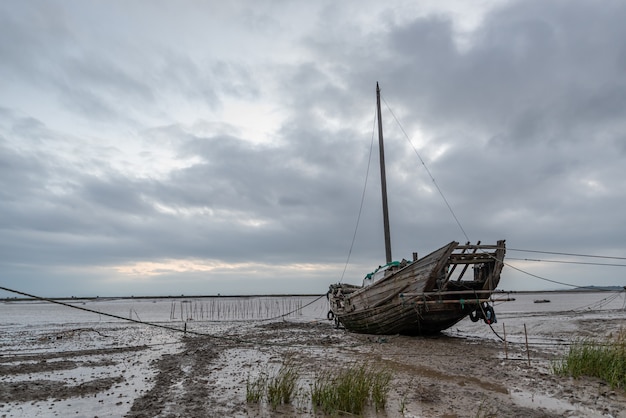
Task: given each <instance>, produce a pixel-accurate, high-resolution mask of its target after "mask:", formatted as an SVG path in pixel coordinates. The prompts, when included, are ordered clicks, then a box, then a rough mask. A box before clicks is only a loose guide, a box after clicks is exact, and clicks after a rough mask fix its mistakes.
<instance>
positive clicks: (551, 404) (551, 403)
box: [511, 389, 606, 418]
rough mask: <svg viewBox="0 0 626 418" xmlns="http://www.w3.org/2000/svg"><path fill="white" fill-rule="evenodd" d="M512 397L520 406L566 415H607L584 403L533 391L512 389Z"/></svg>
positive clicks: (588, 417)
mask: <svg viewBox="0 0 626 418" xmlns="http://www.w3.org/2000/svg"><path fill="white" fill-rule="evenodd" d="M511 398H512V399H513V401H514V402H515V403H516V404H518V405H519V406H523V407H526V408H531V409H543V410H546V411H548V412H550V413H554V414H559V415H562V416H566V417H585V418H595V417H598V418H600V417H606V415H605V414H603V413H602V412H600V411H596V410H594V409H591V408H588V407H585V406H582V405H576V404H572V403H570V402H568V401H566V400H563V399H557V398H553V397H551V396H547V395H543V394H540V393H531V392H527V391H523V390H519V389H514V390H513V391H511Z"/></svg>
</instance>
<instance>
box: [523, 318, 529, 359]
mask: <svg viewBox="0 0 626 418" xmlns="http://www.w3.org/2000/svg"><path fill="white" fill-rule="evenodd" d="M524 336H526V356H527V357H528V365H529V366H530V351H528V332H527V331H526V324H524Z"/></svg>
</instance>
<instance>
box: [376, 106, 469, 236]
mask: <svg viewBox="0 0 626 418" xmlns="http://www.w3.org/2000/svg"><path fill="white" fill-rule="evenodd" d="M381 97H382V94H381ZM382 99H383V102H385V106H387V109H388V110H389V112H390V113H391V116H393V119H394V120H395V121H396V123H397V124H398V126H399V127H400V130H401V131H402V133H403V134H404V137H405V138H406V140H407V141H408V143H409V145H411V148H413V151H414V152H415V155H417V158H419V160H420V161H421V163H422V165H423V166H424V169H425V170H426V173H428V176H429V177H430V179H431V181H432V182H433V184H434V185H435V188H436V189H437V192H439V196H441V198H442V199H443V201H444V203H445V204H446V206H447V207H448V210H449V211H450V213H451V214H452V217H453V218H454V220H455V221H456V224H457V225H458V227H459V229H460V230H461V232H462V233H463V236H464V237H465V239H466V240H468V241H471V240H470V239H469V237H468V236H467V233H466V232H465V229H464V228H463V225H461V222H460V221H459V219H458V218H457V216H456V214H455V213H454V210H453V209H452V206H450V203H449V202H448V199H446V196H445V195H444V194H443V191H442V190H441V188H439V185H438V184H437V182H436V181H435V177H434V176H433V175H432V173H431V172H430V170H429V169H428V166H427V165H426V163H425V162H424V160H423V159H422V156H421V155H420V154H419V152H417V148H415V146H414V145H413V142H411V139H410V138H409V135H408V134H407V133H406V131H405V130H404V127H403V126H402V124H401V123H400V121H399V120H398V118H397V117H396V115H395V113H393V110H391V107H390V106H389V104H387V101H386V100H385V98H384V97H382Z"/></svg>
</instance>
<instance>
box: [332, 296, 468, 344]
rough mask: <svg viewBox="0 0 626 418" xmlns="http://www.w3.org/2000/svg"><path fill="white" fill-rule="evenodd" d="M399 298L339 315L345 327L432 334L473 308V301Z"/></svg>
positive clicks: (377, 331) (357, 330)
mask: <svg viewBox="0 0 626 418" xmlns="http://www.w3.org/2000/svg"><path fill="white" fill-rule="evenodd" d="M399 299H400V298H398V300H395V301H393V303H388V304H385V305H382V306H379V307H376V308H372V309H366V310H360V311H355V312H352V313H348V314H344V315H339V319H340V320H341V322H342V324H343V325H344V327H346V329H348V330H350V331H354V332H361V333H367V334H386V335H389V334H404V335H419V334H432V333H436V332H439V331H441V330H442V329H446V328H449V327H450V326H452V325H454V324H455V323H457V322H459V321H460V320H461V319H463V318H464V317H465V316H466V315H467V314H469V312H470V311H471V309H470V305H464V306H461V304H460V303H459V304H447V303H441V304H437V303H435V304H428V305H423V304H420V303H419V301H418V302H415V301H414V302H406V301H400V300H399Z"/></svg>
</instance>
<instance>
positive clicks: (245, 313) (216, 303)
mask: <svg viewBox="0 0 626 418" xmlns="http://www.w3.org/2000/svg"><path fill="white" fill-rule="evenodd" d="M302 307H303V302H302V301H301V300H300V299H294V298H236V299H229V298H215V299H210V300H209V301H207V302H205V301H196V300H183V301H176V302H172V305H171V307H170V320H171V321H178V320H181V321H192V320H196V321H197V320H207V321H220V320H241V319H270V318H275V317H280V316H296V315H298V316H299V315H302Z"/></svg>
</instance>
